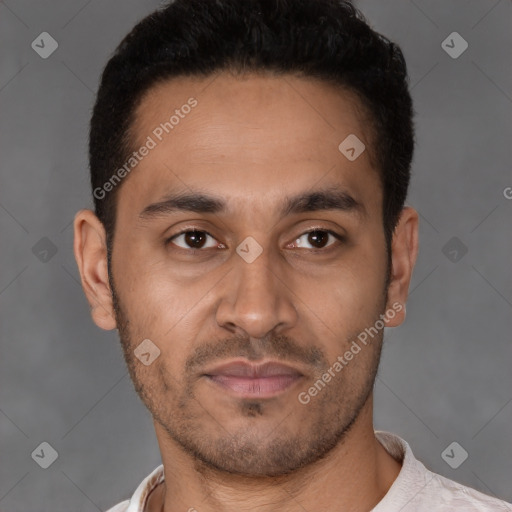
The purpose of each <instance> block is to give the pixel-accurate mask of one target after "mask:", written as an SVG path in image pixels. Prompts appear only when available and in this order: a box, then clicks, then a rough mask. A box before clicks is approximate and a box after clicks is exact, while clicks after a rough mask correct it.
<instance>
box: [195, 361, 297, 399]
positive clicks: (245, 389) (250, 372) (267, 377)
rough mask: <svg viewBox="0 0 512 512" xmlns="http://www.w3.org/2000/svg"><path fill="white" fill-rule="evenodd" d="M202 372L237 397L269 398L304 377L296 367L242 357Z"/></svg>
mask: <svg viewBox="0 0 512 512" xmlns="http://www.w3.org/2000/svg"><path fill="white" fill-rule="evenodd" d="M204 376H205V377H207V378H208V380H210V381H211V382H212V383H214V384H215V385H217V386H220V387H222V388H223V389H224V390H228V391H229V392H230V393H232V394H233V395H235V396H237V397H241V398H271V397H273V396H276V395H278V394H280V393H283V392H284V391H286V390H287V389H288V388H290V387H291V386H292V385H293V384H295V383H296V382H298V381H299V380H302V378H303V377H304V375H303V374H302V373H301V372H300V371H299V370H297V369H296V368H294V367H292V366H288V365H286V364H283V363H280V362H277V361H267V362H265V363H260V364H252V363H249V362H247V361H244V360H238V361H232V362H230V363H226V364H222V365H220V366H216V367H214V368H212V369H210V370H207V371H205V373H204Z"/></svg>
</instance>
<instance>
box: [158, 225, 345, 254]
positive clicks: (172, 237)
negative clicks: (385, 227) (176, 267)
mask: <svg viewBox="0 0 512 512" xmlns="http://www.w3.org/2000/svg"><path fill="white" fill-rule="evenodd" d="M315 231H320V232H322V233H328V234H329V235H332V236H333V237H334V238H336V240H338V241H339V242H343V241H345V237H344V236H343V235H340V234H339V233H337V232H336V231H332V230H330V229H324V228H312V229H309V230H308V231H304V232H303V233H302V234H300V235H299V236H298V237H296V238H295V241H297V239H298V238H301V237H302V236H303V235H307V234H309V233H313V232H315ZM187 233H203V234H205V235H208V236H209V237H211V238H213V239H215V237H214V236H213V235H212V234H211V233H208V231H205V230H202V229H193V228H187V229H184V230H183V231H180V232H179V233H176V234H174V235H172V236H171V237H170V238H167V239H166V240H165V245H166V246H167V245H169V244H170V243H171V242H172V241H173V240H174V239H175V238H178V237H179V236H181V235H184V234H187ZM222 245H224V244H222ZM333 245H334V244H330V245H328V246H327V247H325V248H320V249H308V248H305V250H306V251H310V252H321V251H327V250H329V249H330V248H331V247H332V246H333ZM176 248H177V249H178V250H182V251H187V252H190V251H192V252H194V253H195V252H196V251H199V252H205V251H206V250H207V249H213V247H208V248H207V249H202V248H200V249H194V248H193V247H190V248H188V249H184V248H183V247H178V246H177V247H176Z"/></svg>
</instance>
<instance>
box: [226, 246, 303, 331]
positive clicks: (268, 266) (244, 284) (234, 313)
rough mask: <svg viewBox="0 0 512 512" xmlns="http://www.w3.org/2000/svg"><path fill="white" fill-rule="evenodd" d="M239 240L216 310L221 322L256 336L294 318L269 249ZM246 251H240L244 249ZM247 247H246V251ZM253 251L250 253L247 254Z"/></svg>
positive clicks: (288, 324) (277, 267) (293, 310)
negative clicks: (230, 271)
mask: <svg viewBox="0 0 512 512" xmlns="http://www.w3.org/2000/svg"><path fill="white" fill-rule="evenodd" d="M250 244H251V241H249V245H248V246H245V245H244V243H242V244H240V246H239V248H238V249H237V254H235V255H233V256H234V263H233V265H234V268H233V272H232V274H231V279H230V284H229V286H228V289H227V293H226V296H225V297H224V298H223V304H221V305H220V306H219V310H218V311H217V321H218V323H219V324H220V325H227V324H230V325H231V326H232V325H235V326H237V327H238V328H241V329H243V330H244V331H246V333H247V334H249V335H250V336H253V337H255V338H262V337H264V336H265V335H266V334H267V333H268V332H270V331H271V330H273V329H276V327H277V326H281V327H285V326H290V325H291V324H292V323H294V322H295V321H296V310H295V308H294V306H293V303H292V300H291V296H290V291H289V290H288V288H287V287H286V286H284V285H283V283H282V280H283V276H279V272H280V265H278V264H277V262H276V257H275V254H273V253H272V252H271V251H269V250H268V249H265V250H263V248H262V247H261V246H260V247H261V250H257V252H260V254H259V255H258V256H257V257H256V258H255V259H252V257H254V255H255V252H254V251H255V250H256V249H257V248H255V247H254V246H252V247H251V245H250ZM244 249H245V250H246V252H245V253H244V252H242V251H243V250H244ZM247 249H248V251H247ZM251 251H252V257H249V258H248V257H247V255H248V254H250V253H251Z"/></svg>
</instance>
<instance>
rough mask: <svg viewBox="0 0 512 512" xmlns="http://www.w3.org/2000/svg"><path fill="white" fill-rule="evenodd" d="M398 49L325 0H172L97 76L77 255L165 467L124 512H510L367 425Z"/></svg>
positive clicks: (409, 224) (401, 111)
mask: <svg viewBox="0 0 512 512" xmlns="http://www.w3.org/2000/svg"><path fill="white" fill-rule="evenodd" d="M411 118H412V105H411V98H410V95H409V92H408V88H407V72H406V67H405V63H404V60H403V56H402V53H401V51H400V50H399V48H398V47H397V46H396V45H394V44H393V43H391V42H390V41H388V40H387V39H386V38H384V37H382V36H380V35H379V34H377V33H375V32H374V31H372V30H371V29H370V28H369V27H368V25H367V24H366V22H365V21H364V19H363V17H362V16H361V15H360V13H358V12H357V11H356V10H355V8H354V7H352V6H351V5H350V4H349V3H345V2H341V1H335V0H294V1H291V0H279V1H278V0H274V1H262V0H218V1H216V2H205V1H204V0H203V1H200V0H176V1H175V2H173V3H171V4H170V5H168V6H167V7H165V8H163V9H161V10H159V11H157V12H155V13H153V14H152V15H150V16H148V17H147V18H146V19H144V20H143V21H141V22H140V23H139V24H138V25H137V26H136V27H135V28H134V29H133V30H132V32H131V33H130V34H129V35H128V36H127V37H126V38H125V39H124V40H123V42H122V43H121V44H120V46H119V47H118V49H117V51H116V53H115V55H114V56H113V57H112V59H111V60H110V61H109V63H108V65H107V67H106V68H105V71H104V73H103V76H102V82H101V86H100V89H99V92H98V97H97V102H96V105H95V108H94V113H93V117H92V121H91V132H90V166H91V182H92V189H93V196H94V198H95V213H93V212H92V211H89V210H82V211H80V212H79V213H78V214H77V215H76V218H75V224H74V229H75V255H76V259H77V263H78V267H79V270H80V274H81V279H82V284H83V287H84V291H85V293H86V295H87V298H88V301H89V303H90V305H91V308H92V316H93V319H94V321H95V323H96V324H97V325H98V326H99V327H101V328H103V329H114V328H117V329H118V331H119V335H120V339H121V342H122V346H123V351H124V356H125V359H126V362H127V365H128V368H129V371H130V375H131V378H132V380H133V382H134V385H135V389H136V391H137V393H138V394H139V396H140V397H141V399H142V401H143V402H144V404H145V405H146V406H147V408H148V409H149V411H150V412H151V414H152V416H153V419H154V425H155V431H156V435H157V438H158V443H159V446H160V450H161V454H162V461H163V465H162V466H159V467H158V468H156V469H155V471H154V472H153V473H151V474H150V475H149V476H148V477H147V478H146V479H144V481H143V482H142V483H141V485H140V486H139V488H138V489H137V490H136V491H135V493H134V495H133V496H132V498H131V500H129V501H125V502H122V503H120V504H119V505H117V506H115V507H114V508H112V509H111V512H121V511H123V512H124V511H127V512H135V511H151V512H155V511H165V512H177V511H184V510H189V511H194V510H197V511H199V512H211V511H226V512H228V511H235V510H236V511H239V510H258V511H262V512H270V511H304V510H306V511H313V510H329V511H334V510H336V511H354V512H355V511H361V512H362V511H370V510H373V511H378V512H387V511H398V510H402V511H427V510H428V511H432V510H436V511H437V510H443V511H448V510H450V511H452V510H464V511H469V510H475V511H476V510H479V511H490V510H510V509H509V508H508V505H507V504H506V503H504V502H501V501H499V500H497V499H494V498H491V497H489V496H486V495H484V494H481V493H479V492H477V491H475V490H472V489H469V488H466V487H464V486H462V485H459V484H457V483H455V482H452V481H450V480H447V479H445V478H443V477H441V476H439V475H435V474H433V473H431V472H430V471H428V470H427V469H426V468H425V467H424V466H423V465H422V464H421V463H420V462H419V461H417V460H416V459H415V458H414V456H413V454H412V452H411V450H410V448H409V446H408V445H407V443H406V442H405V441H403V440H402V439H400V438H398V437H397V436H394V435H392V434H389V433H383V432H377V433H375V432H374V429H373V419H372V407H373V394H372V390H373V385H374V380H375V377H376V373H377V369H378V364H379V358H380V351H381V347H382V341H383V331H384V327H385V326H387V327H395V326H398V325H400V324H401V323H402V322H403V320H404V318H405V303H406V300H407V293H408V287H409V283H410V279H411V274H412V271H413V267H414V264H415V261H416V255H417V251H418V214H417V213H416V211H415V210H414V209H412V208H411V207H408V206H404V202H405V199H406V195H407V189H408V184H409V173H410V163H411V158H412V153H413V128H412V121H411Z"/></svg>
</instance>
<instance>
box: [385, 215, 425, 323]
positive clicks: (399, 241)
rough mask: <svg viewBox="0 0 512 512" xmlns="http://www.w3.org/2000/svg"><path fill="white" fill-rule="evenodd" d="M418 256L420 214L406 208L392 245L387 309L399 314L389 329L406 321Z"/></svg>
mask: <svg viewBox="0 0 512 512" xmlns="http://www.w3.org/2000/svg"><path fill="white" fill-rule="evenodd" d="M417 255H418V212H416V210H414V208H411V207H410V206H405V207H404V208H403V210H402V213H401V215H400V219H399V221H398V224H397V226H396V229H395V232H394V235H393V241H392V244H391V262H392V268H391V280H390V284H389V288H388V300H387V305H386V307H387V309H390V308H392V309H394V310H395V311H396V312H397V314H396V315H395V316H394V318H393V319H392V320H390V321H389V322H388V323H387V326H388V327H396V326H398V325H400V324H401V323H402V322H403V321H404V320H405V305H406V302H407V296H408V293H409V285H410V282H411V277H412V272H413V269H414V265H415V263H416V258H417ZM398 304H399V305H400V306H401V307H399V306H397V305H398Z"/></svg>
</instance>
